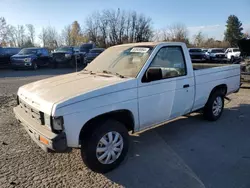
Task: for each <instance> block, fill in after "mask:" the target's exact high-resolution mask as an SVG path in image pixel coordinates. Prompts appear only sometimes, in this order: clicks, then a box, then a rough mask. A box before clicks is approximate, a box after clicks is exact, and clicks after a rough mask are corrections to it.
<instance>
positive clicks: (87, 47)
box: [80, 44, 93, 52]
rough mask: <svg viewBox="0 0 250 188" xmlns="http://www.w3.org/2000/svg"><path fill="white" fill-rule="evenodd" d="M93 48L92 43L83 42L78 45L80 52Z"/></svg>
mask: <svg viewBox="0 0 250 188" xmlns="http://www.w3.org/2000/svg"><path fill="white" fill-rule="evenodd" d="M92 48H93V44H83V45H82V46H81V47H80V51H81V52H89V50H90V49H92Z"/></svg>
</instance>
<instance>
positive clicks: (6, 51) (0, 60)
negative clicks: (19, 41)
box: [0, 47, 21, 67]
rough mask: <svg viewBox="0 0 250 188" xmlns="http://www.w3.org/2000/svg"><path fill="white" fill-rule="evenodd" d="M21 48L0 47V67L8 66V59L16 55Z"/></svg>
mask: <svg viewBox="0 0 250 188" xmlns="http://www.w3.org/2000/svg"><path fill="white" fill-rule="evenodd" d="M20 50H21V48H12V47H11V48H1V47H0V67H9V66H10V57H11V56H13V55H15V54H18V52H19V51H20Z"/></svg>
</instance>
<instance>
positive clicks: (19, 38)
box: [16, 25, 26, 47]
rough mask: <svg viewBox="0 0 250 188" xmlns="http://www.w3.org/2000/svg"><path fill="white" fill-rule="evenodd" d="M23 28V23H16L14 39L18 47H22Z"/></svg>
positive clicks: (23, 41)
mask: <svg viewBox="0 0 250 188" xmlns="http://www.w3.org/2000/svg"><path fill="white" fill-rule="evenodd" d="M25 37H26V36H25V28H24V26H23V25H18V26H17V29H16V39H17V45H18V47H22V46H23V45H24V43H25V40H26V38H25Z"/></svg>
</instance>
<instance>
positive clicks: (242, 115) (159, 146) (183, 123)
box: [0, 69, 250, 188]
mask: <svg viewBox="0 0 250 188" xmlns="http://www.w3.org/2000/svg"><path fill="white" fill-rule="evenodd" d="M71 71H72V70H70V69H58V70H47V69H44V70H38V71H37V72H33V71H10V70H5V71H4V70H0V185H1V186H0V187H175V188H181V187H183V188H184V187H185V188H196V187H211V188H217V187H218V188H221V187H227V188H248V187H250V179H249V177H250V171H249V168H250V144H249V143H250V136H249V133H250V126H249V122H250V121H249V120H250V116H249V114H250V90H249V89H247V88H246V89H242V90H241V91H240V92H239V93H237V94H233V95H231V96H230V98H231V99H232V101H231V102H230V103H228V102H227V104H226V109H225V111H224V114H223V116H222V117H221V119H220V120H218V121H217V122H207V121H204V120H203V119H202V117H201V115H199V114H192V115H189V116H187V117H181V118H179V119H178V120H176V121H172V122H170V123H168V125H166V126H161V127H157V128H155V129H153V130H149V131H147V132H143V133H141V134H138V135H132V136H131V147H130V152H129V155H128V157H127V159H126V160H125V162H124V163H123V164H122V165H121V166H120V167H119V168H118V169H116V170H114V171H112V172H110V173H108V174H105V175H102V174H97V173H93V172H91V171H90V170H89V169H88V168H86V166H85V165H84V164H83V163H82V161H81V157H80V152H79V150H76V149H75V150H73V152H71V153H67V154H52V153H45V152H44V151H42V150H41V149H40V148H39V147H38V146H37V145H36V144H35V143H34V142H33V141H32V140H31V139H30V138H29V136H28V134H27V133H26V132H25V130H24V129H23V128H22V126H21V125H20V124H19V123H18V122H17V121H16V120H15V118H14V115H13V112H12V108H13V106H15V94H16V91H17V88H18V87H19V86H21V85H23V84H26V83H29V82H32V81H35V80H39V79H42V78H46V77H50V76H53V75H58V74H64V73H68V72H71Z"/></svg>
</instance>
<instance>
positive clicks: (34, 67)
mask: <svg viewBox="0 0 250 188" xmlns="http://www.w3.org/2000/svg"><path fill="white" fill-rule="evenodd" d="M32 69H33V70H37V69H38V66H37V64H36V62H33V63H32Z"/></svg>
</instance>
